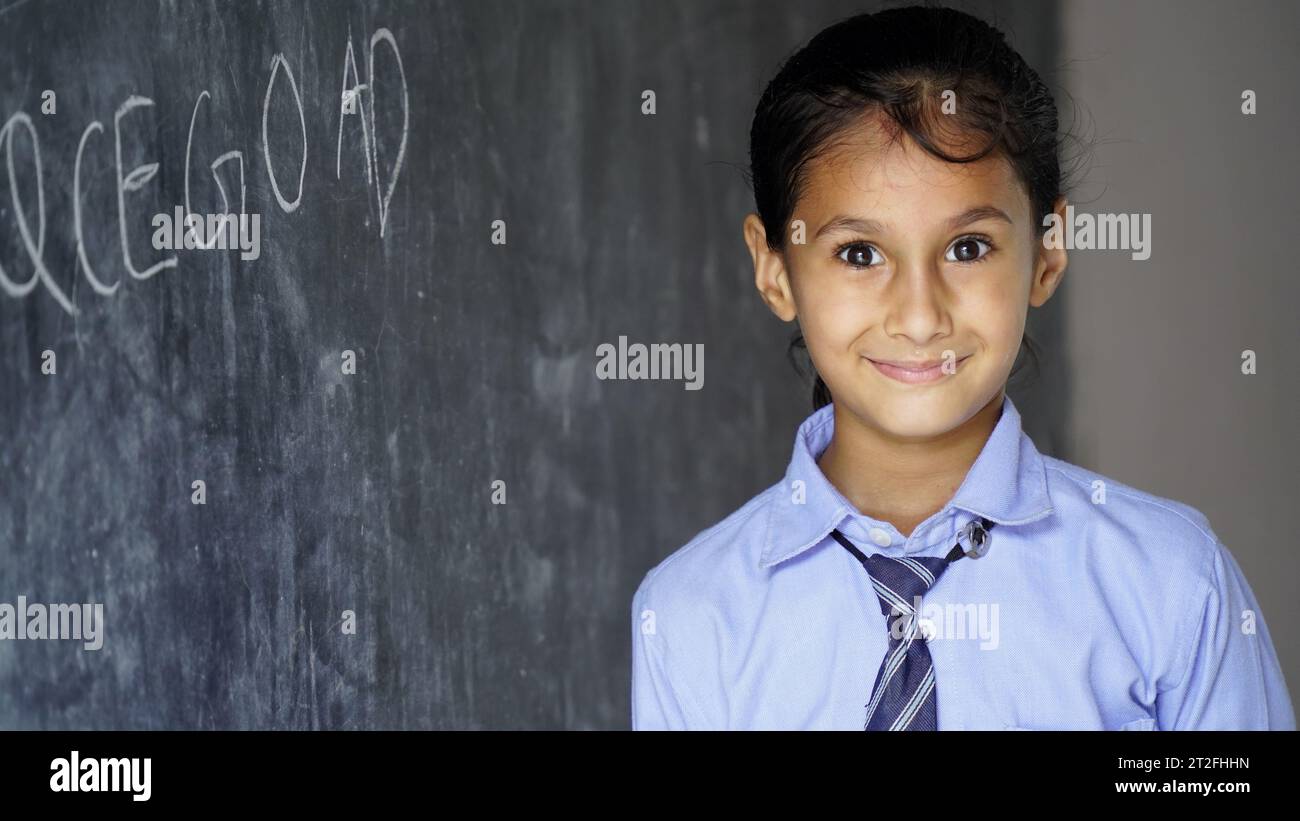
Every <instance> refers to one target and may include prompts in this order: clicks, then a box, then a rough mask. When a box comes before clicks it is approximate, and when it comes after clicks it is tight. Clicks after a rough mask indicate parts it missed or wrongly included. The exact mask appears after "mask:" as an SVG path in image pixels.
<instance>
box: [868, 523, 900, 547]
mask: <svg viewBox="0 0 1300 821" xmlns="http://www.w3.org/2000/svg"><path fill="white" fill-rule="evenodd" d="M867 536H868V537H870V539H871V541H873V542H875V543H876V545H877V546H879V547H889V545H890V544H891V543H892V542H893V541H894V540H893V539H892V538H891V537H890V535H889V534H888V533H887V532H886V531H884V530H881V529H880V528H878V527H873V528H871V529H870V530H868V531H867Z"/></svg>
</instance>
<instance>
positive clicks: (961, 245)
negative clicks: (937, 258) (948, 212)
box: [946, 237, 993, 262]
mask: <svg viewBox="0 0 1300 821" xmlns="http://www.w3.org/2000/svg"><path fill="white" fill-rule="evenodd" d="M981 245H983V246H986V247H987V248H988V249H989V251H991V250H993V246H992V245H990V244H989V243H987V242H985V241H984V240H981V239H979V238H977V237H962V238H961V239H959V240H957V241H956V242H954V243H953V244H952V246H951V251H952V254H953V256H948V257H946V259H948V260H949V261H950V262H982V261H983V260H984V257H986V256H988V251H985V252H983V253H980V246H981Z"/></svg>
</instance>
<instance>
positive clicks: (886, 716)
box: [831, 519, 993, 730]
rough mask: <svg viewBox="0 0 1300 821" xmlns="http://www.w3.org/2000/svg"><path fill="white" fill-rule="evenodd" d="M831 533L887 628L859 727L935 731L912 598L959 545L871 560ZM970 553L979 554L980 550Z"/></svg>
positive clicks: (929, 671)
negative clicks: (936, 553)
mask: <svg viewBox="0 0 1300 821" xmlns="http://www.w3.org/2000/svg"><path fill="white" fill-rule="evenodd" d="M978 521H979V524H981V525H984V526H986V527H992V526H993V523H992V522H989V521H988V520H987V519H980V520H978ZM977 529H978V528H977ZM831 535H832V536H834V537H835V540H836V541H838V542H839V543H840V544H841V545H843V546H844V547H845V548H846V549H848V551H849V552H850V553H852V554H853V555H854V556H855V557H856V558H857V559H858V561H859V562H861V563H862V566H863V567H865V568H866V569H867V576H868V577H869V578H870V579H871V586H872V588H873V589H874V590H875V592H876V598H877V599H878V600H879V602H880V612H881V613H882V614H883V615H884V616H885V624H886V627H887V628H888V631H887V632H888V636H889V647H888V649H887V650H886V651H885V659H884V661H882V662H881V664H880V670H879V672H877V673H876V682H875V684H874V685H873V686H872V688H871V700H870V701H868V702H867V704H866V708H867V720H866V724H865V726H864V727H863V729H865V730H937V729H938V728H939V720H938V697H937V696H936V694H935V681H934V663H933V661H932V659H931V658H930V648H929V647H928V646H927V645H926V639H925V637H924V636H922V635H921V631H920V625H919V618H920V614H919V613H917V612H916V604H917V601H918V598H917V597H920V596H924V595H925V593H926V591H928V590H929V589H930V588H931V587H933V586H934V584H935V582H937V581H938V580H939V577H940V576H942V575H943V571H944V570H946V569H947V567H948V565H949V564H950V563H951V562H954V561H956V560H957V559H960V558H961V557H962V556H963V555H965V553H964V552H963V548H962V545H961V543H960V541H959V542H958V544H957V546H955V547H954V548H953V549H952V550H951V551H950V552H949V553H948V555H947V557H946V558H942V559H940V558H937V557H933V556H918V557H915V558H911V557H907V558H901V559H893V558H890V557H889V556H884V555H882V554H879V553H877V554H875V555H872V556H867V555H865V554H863V553H862V551H861V550H859V549H858V548H857V546H856V545H854V544H853V543H852V542H850V541H849V540H848V539H847V538H846V537H845V536H844V534H843V533H840V531H839V530H834V531H832V532H831ZM986 540H987V537H986V536H985V535H984V534H983V533H978V534H977V535H976V541H977V542H978V545H977V548H983V546H984V544H985V542H986ZM971 555H977V556H978V555H982V551H981V552H972V554H971Z"/></svg>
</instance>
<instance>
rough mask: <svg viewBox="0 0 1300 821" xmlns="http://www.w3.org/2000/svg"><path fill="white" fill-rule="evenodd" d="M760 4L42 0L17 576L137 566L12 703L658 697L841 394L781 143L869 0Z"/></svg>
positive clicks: (261, 712)
mask: <svg viewBox="0 0 1300 821" xmlns="http://www.w3.org/2000/svg"><path fill="white" fill-rule="evenodd" d="M757 5H758V6H759V7H760V8H757V9H756V8H755V4H751V3H747V2H725V3H718V2H711V3H696V2H685V1H684V0H683V1H681V2H635V3H632V2H611V3H579V2H565V3H560V2H527V3H523V2H457V3H413V2H412V3H388V2H361V3H355V4H343V3H332V2H331V3H324V2H316V3H308V2H283V3H269V2H266V3H251V2H232V3H224V2H114V3H82V2H71V1H70V0H68V1H66V2H41V1H40V0H30V2H18V3H8V2H5V3H0V121H2V122H4V124H5V125H4V129H5V131H4V134H3V139H2V140H0V155H2V156H3V159H4V162H3V163H0V271H2V273H3V277H4V278H3V279H2V280H0V602H6V603H9V604H11V605H14V604H16V603H17V602H18V600H19V597H23V599H24V601H26V602H29V603H30V602H40V603H44V605H48V604H52V603H96V604H99V605H102V622H101V627H102V632H101V634H100V636H99V641H100V643H101V646H99V647H98V648H96V649H86V647H85V645H84V644H83V643H80V642H73V641H53V640H47V641H40V640H29V641H3V642H0V727H4V728H69V729H78V728H96V729H98V728H131V729H135V728H140V729H144V728H517V727H530V728H559V727H564V728H621V727H627V726H628V680H629V656H628V646H629V640H630V634H631V629H632V623H631V614H630V609H629V608H630V602H631V594H632V592H633V590H634V589H635V586H636V584H637V582H638V581H639V580H640V578H641V576H642V575H643V574H644V572H645V571H646V570H647V569H648V568H649V567H650V566H652V565H653V564H654V563H655V562H657V561H658V560H659V559H661V558H662V557H663V556H665V555H667V554H668V553H669V552H671V551H672V550H673V549H675V548H676V547H679V546H680V545H682V544H684V543H685V542H686V540H688V539H689V538H690V537H691V536H693V535H694V534H695V533H696V532H698V531H699V530H701V529H703V528H704V527H707V526H709V525H711V524H713V523H715V522H716V521H718V520H719V519H720V518H721V517H722V516H723V515H725V514H726V513H728V512H730V511H731V510H734V509H735V508H736V507H738V506H739V505H740V504H741V503H742V502H743V501H745V500H746V499H748V498H749V497H750V496H752V495H753V494H754V493H757V492H758V491H759V490H761V489H762V488H763V487H766V486H767V485H769V484H771V483H772V482H774V481H776V480H777V479H779V477H780V475H781V472H782V471H783V469H784V465H785V462H786V460H787V459H788V456H789V450H790V444H791V437H792V435H793V432H794V428H795V425H796V424H797V423H798V421H799V420H801V419H802V418H803V417H804V415H806V413H807V412H808V411H809V410H810V407H809V397H808V390H807V387H806V385H805V384H804V383H802V382H800V381H799V380H798V379H797V377H796V375H795V373H794V372H793V371H792V370H791V369H790V367H789V364H788V362H787V360H786V358H785V348H786V344H787V343H788V340H789V335H790V330H791V329H790V328H789V327H788V326H784V325H782V324H781V323H780V322H779V321H778V320H776V319H775V318H774V317H772V316H771V315H770V314H769V313H768V312H767V310H766V308H765V307H763V305H762V304H761V302H760V301H759V300H758V299H757V297H756V294H755V293H754V290H753V285H752V271H751V269H750V267H749V261H748V258H747V256H746V253H745V250H744V247H743V244H742V242H741V238H740V236H741V235H740V221H741V219H742V217H743V216H744V214H745V213H746V212H747V211H748V210H750V208H751V201H750V198H749V196H750V195H749V192H748V189H747V187H746V185H745V183H744V180H743V177H742V175H741V173H740V169H741V168H743V165H744V162H745V158H746V145H747V143H746V139H747V134H748V122H749V117H750V116H751V114H752V111H753V105H754V103H755V101H756V99H757V95H758V93H759V92H760V91H761V89H762V86H763V83H764V82H765V81H766V79H767V78H768V76H769V75H770V73H771V72H772V71H774V70H775V68H776V66H777V65H778V63H779V61H780V59H781V58H782V57H783V56H784V55H785V54H786V53H787V52H788V51H789V50H791V49H793V48H794V47H795V46H796V45H797V44H798V42H799V41H800V40H801V39H803V38H806V37H807V36H810V35H811V34H812V33H814V32H815V31H816V30H818V29H819V28H820V27H822V26H824V25H825V24H827V23H828V22H830V21H831V20H833V19H835V18H837V17H839V16H842V15H844V14H848V13H850V12H852V11H855V10H857V6H856V5H855V4H851V3H823V4H799V6H800V8H799V9H797V10H796V9H795V8H794V7H792V6H790V5H789V4H786V3H768V4H757ZM1049 22H1050V21H1048V20H1047V19H1046V18H1043V25H1048V24H1049ZM774 23H779V25H776V24H774ZM1024 25H1028V24H1027V23H1026V24H1024ZM1029 39H1030V38H1025V40H1026V41H1028V40H1029ZM647 91H650V92H652V94H651V95H649V96H647V94H646V92H647ZM647 99H652V100H653V102H654V105H653V107H652V110H650V111H647V105H646V102H647ZM241 213H242V214H245V215H246V218H245V219H244V221H243V223H242V226H241V225H240V224H239V222H240V221H239V218H238V215H239V214H241ZM191 214H193V215H195V217H196V219H199V220H202V223H201V224H200V223H199V222H188V223H187V219H188V217H189V215H191ZM223 214H233V215H235V216H234V219H233V220H231V221H230V222H229V223H227V222H223V221H220V219H219V218H220V217H221V216H222V215H223ZM254 214H255V215H256V220H255V221H254V220H253V219H252V215H254ZM200 244H212V245H214V246H215V247H212V248H201V247H196V246H198V245H200ZM187 245H188V246H189V247H186V246H187ZM223 246H224V247H223ZM638 343H640V344H650V343H667V344H678V345H681V346H685V348H686V350H687V351H690V350H695V348H694V347H693V346H697V345H699V346H702V350H703V351H705V352H707V363H708V368H707V369H704V370H702V371H699V372H698V374H697V377H698V378H699V379H700V380H701V381H700V382H699V384H698V385H697V386H695V387H698V388H702V389H695V388H694V387H692V386H690V385H688V384H687V383H688V382H689V380H688V379H685V378H672V374H669V377H668V378H660V379H645V380H627V379H624V380H604V379H601V378H599V377H598V375H597V363H598V359H599V357H598V350H601V346H602V345H609V346H613V347H612V348H605V349H604V350H605V351H609V350H611V349H612V350H618V351H624V352H626V351H630V350H631V347H630V346H634V345H636V344H638ZM627 355H628V354H626V353H625V354H623V356H624V357H626V356H627ZM625 364H626V363H625ZM699 364H702V363H699ZM661 376H662V374H661ZM51 612H52V611H51ZM81 612H86V613H89V612H90V611H81ZM65 615H66V613H65Z"/></svg>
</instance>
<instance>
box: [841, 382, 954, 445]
mask: <svg viewBox="0 0 1300 821" xmlns="http://www.w3.org/2000/svg"><path fill="white" fill-rule="evenodd" d="M947 393H948V395H942V392H940V393H930V392H928V391H921V392H916V393H915V395H911V396H882V395H880V394H879V393H877V394H874V395H873V396H871V397H870V398H868V399H866V400H865V401H862V402H861V404H859V405H858V407H860V408H862V409H863V411H864V413H865V415H866V417H867V418H868V419H869V420H871V422H873V423H874V424H875V425H876V426H877V427H879V428H880V429H881V430H883V431H884V432H886V433H888V434H890V435H891V436H895V437H897V438H899V439H930V438H933V437H936V436H942V435H944V434H946V433H950V432H952V431H953V430H956V429H957V428H959V427H961V425H962V424H963V423H964V422H966V421H967V420H969V419H970V418H971V416H973V415H974V414H975V413H976V412H977V411H978V410H979V407H974V408H972V407H971V403H970V402H969V401H967V400H968V397H966V396H964V395H956V393H957V392H951V391H949V392H947Z"/></svg>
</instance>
